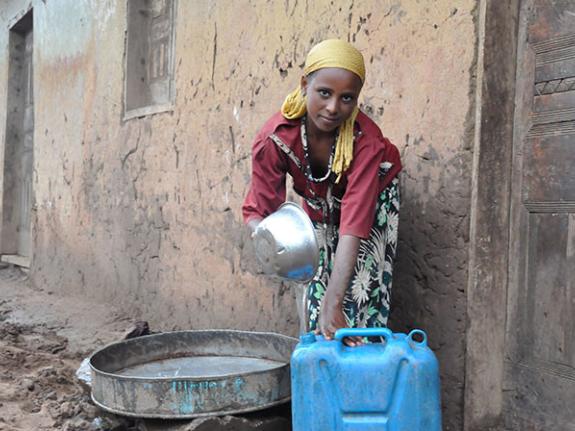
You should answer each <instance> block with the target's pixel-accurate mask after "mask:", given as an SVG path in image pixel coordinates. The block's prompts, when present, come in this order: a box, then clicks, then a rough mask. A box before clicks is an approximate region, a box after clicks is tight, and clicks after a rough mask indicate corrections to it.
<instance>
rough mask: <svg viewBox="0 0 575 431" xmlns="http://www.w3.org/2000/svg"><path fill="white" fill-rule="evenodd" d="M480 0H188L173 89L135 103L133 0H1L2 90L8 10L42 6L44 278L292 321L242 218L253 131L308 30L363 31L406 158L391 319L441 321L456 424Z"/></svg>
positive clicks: (281, 91) (226, 315)
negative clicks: (168, 104)
mask: <svg viewBox="0 0 575 431" xmlns="http://www.w3.org/2000/svg"><path fill="white" fill-rule="evenodd" d="M475 4H476V2H475V1H472V0H460V1H457V2H451V1H447V0H436V1H433V2H420V1H417V0H394V1H390V0H389V1H388V0H386V1H375V0H363V1H361V0H356V1H328V0H318V1H313V2H311V1H297V0H296V1H290V0H285V1H279V0H277V1H267V2H264V1H263V0H261V1H260V0H252V1H248V0H241V1H231V0H224V1H218V2H212V1H207V0H206V1H203V0H202V1H184V0H179V1H178V2H177V12H176V42H175V82H176V98H175V106H174V109H173V111H171V112H167V113H160V114H156V115H152V116H145V117H142V118H135V119H131V120H128V121H124V120H123V96H124V94H123V93H124V85H123V82H124V81H123V80H124V59H125V52H124V47H125V31H126V2H125V1H123V0H106V1H98V2H94V1H89V0H58V1H55V0H44V1H42V0H27V1H21V0H10V1H6V2H3V4H2V6H1V8H0V19H1V24H2V28H1V29H0V30H1V31H0V101H1V103H3V104H5V100H6V92H7V89H6V83H7V74H8V67H7V61H8V53H7V38H8V30H7V29H8V27H9V25H10V23H11V22H13V18H14V17H15V16H16V15H18V14H20V13H21V12H22V11H23V10H24V9H26V8H27V7H28V5H31V6H33V12H34V49H35V51H34V68H35V77H34V87H35V96H36V98H35V110H36V112H35V135H34V139H35V174H34V192H35V204H36V206H35V208H36V210H35V213H34V219H33V231H34V233H33V242H34V243H33V250H34V252H33V253H34V255H33V261H32V268H31V274H32V277H33V279H34V281H35V283H36V284H37V285H39V286H41V287H42V288H45V289H48V290H52V291H56V292H58V293H60V294H73V295H85V296H88V297H91V298H95V299H97V300H104V301H108V302H110V303H114V304H116V305H118V306H120V307H121V309H123V310H125V312H126V313H128V314H131V315H134V316H137V317H139V318H143V319H146V320H148V321H150V323H151V325H152V327H153V328H162V329H170V328H176V327H177V328H206V327H231V328H243V329H257V330H272V331H278V332H282V333H287V334H292V335H295V334H296V333H297V315H296V311H295V300H294V293H293V291H292V289H291V288H290V287H289V286H287V285H283V284H278V283H276V282H272V281H270V280H268V279H265V278H264V277H262V276H261V275H258V274H257V267H256V265H255V263H254V258H253V251H252V249H251V245H250V242H249V239H248V237H247V235H246V232H245V230H244V229H243V227H242V222H241V214H240V205H241V202H242V198H243V195H244V193H245V191H246V188H247V185H248V182H249V176H250V145H251V138H252V136H253V135H254V134H255V132H256V131H257V129H258V127H259V126H260V125H262V123H263V122H264V121H265V119H266V118H267V117H268V116H269V115H270V114H272V113H273V112H274V111H276V110H277V109H278V108H279V106H280V103H281V101H282V99H283V97H284V95H285V94H286V93H287V92H288V91H289V90H290V89H291V88H292V87H293V86H294V85H295V84H296V83H297V82H298V79H299V76H300V72H301V67H302V65H303V62H304V59H305V54H306V52H307V50H308V49H309V48H310V47H311V46H312V45H313V44H314V43H315V42H318V41H320V40H322V39H324V38H328V37H341V38H344V39H349V40H351V41H352V42H354V43H355V45H356V46H357V47H358V48H359V49H361V50H362V51H363V53H364V56H365V58H366V61H367V71H368V76H367V84H366V86H365V88H364V92H363V104H364V108H365V110H366V111H367V112H368V113H369V114H370V115H371V116H372V117H373V118H374V119H375V120H376V121H377V122H378V123H379V124H380V125H381V127H382V129H383V131H384V134H385V135H387V136H388V137H389V138H390V139H391V140H392V141H393V142H394V143H395V144H396V145H397V146H398V147H399V149H400V151H401V153H402V156H403V162H404V165H405V170H404V172H403V174H402V180H401V185H402V198H403V203H402V213H401V218H400V247H399V257H398V262H397V265H396V273H395V278H394V292H393V296H394V300H393V302H394V306H395V310H394V311H393V313H392V318H391V326H392V327H393V328H396V329H405V328H410V327H422V328H424V329H426V330H428V332H429V336H430V341H431V345H432V346H433V347H434V348H435V349H436V351H437V353H438V356H439V359H440V362H441V365H442V379H443V387H444V397H443V401H444V407H445V413H446V415H445V429H446V430H449V429H459V428H460V425H461V415H462V406H463V402H462V401H463V400H462V394H463V391H462V386H463V369H464V360H463V359H464V331H465V289H466V281H467V270H466V268H467V266H466V265H467V254H468V250H467V247H468V241H469V240H468V225H469V212H470V208H469V207H470V198H469V196H470V177H471V169H472V162H471V159H472V155H471V150H472V148H473V128H472V127H473V123H474V118H473V112H474V109H473V106H472V104H473V102H472V101H473V96H472V95H473V91H474V88H475V82H474V76H475V59H476V39H477V38H476V21H475V15H476V12H475ZM4 106H5V105H4ZM0 113H1V115H0V136H4V129H5V124H6V121H5V115H4V111H3V110H0ZM2 153H3V152H2ZM0 162H1V160H0ZM0 166H2V164H1V163H0ZM0 181H1V179H0Z"/></svg>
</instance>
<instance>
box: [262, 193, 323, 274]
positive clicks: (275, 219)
mask: <svg viewBox="0 0 575 431" xmlns="http://www.w3.org/2000/svg"><path fill="white" fill-rule="evenodd" d="M254 245H255V249H256V256H257V258H258V260H259V261H260V263H261V265H262V267H263V270H264V272H265V273H266V274H269V275H275V276H277V277H280V278H282V279H285V280H291V281H298V282H302V283H305V282H307V281H309V280H311V279H312V278H313V276H314V275H315V273H316V271H317V268H318V265H319V245H318V241H317V237H316V234H315V230H314V227H313V224H312V222H311V220H310V219H309V217H308V215H307V214H306V213H305V211H304V210H303V209H302V208H301V207H300V206H299V205H297V204H295V203H293V202H286V203H284V204H282V205H281V206H280V207H279V208H278V210H277V211H276V212H274V213H273V214H270V215H269V216H267V217H266V218H265V219H263V220H262V221H261V222H260V224H258V226H257V228H256V230H255V232H254Z"/></svg>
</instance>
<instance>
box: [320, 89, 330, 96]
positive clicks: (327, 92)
mask: <svg viewBox="0 0 575 431" xmlns="http://www.w3.org/2000/svg"><path fill="white" fill-rule="evenodd" d="M318 93H319V95H320V96H321V97H329V91H327V90H319V91H318Z"/></svg>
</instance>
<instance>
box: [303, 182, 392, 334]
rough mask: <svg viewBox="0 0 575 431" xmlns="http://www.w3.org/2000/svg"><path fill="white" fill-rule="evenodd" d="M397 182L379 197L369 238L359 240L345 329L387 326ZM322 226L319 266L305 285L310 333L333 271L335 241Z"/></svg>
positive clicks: (345, 303) (347, 296) (347, 294)
mask: <svg viewBox="0 0 575 431" xmlns="http://www.w3.org/2000/svg"><path fill="white" fill-rule="evenodd" d="M399 201H400V199H399V181H398V179H397V178H395V179H393V181H392V182H391V183H390V184H389V186H388V187H386V188H385V189H384V190H383V191H382V192H381V193H380V195H379V197H378V200H377V204H376V214H375V218H374V222H373V226H372V228H371V233H370V236H369V238H367V239H364V240H361V243H360V246H359V254H358V258H357V261H356V265H355V270H354V274H353V275H352V277H351V281H350V286H349V287H348V289H347V292H346V296H345V299H344V304H343V308H344V313H345V315H346V319H347V323H348V326H350V327H356V328H364V327H382V326H386V325H387V317H388V315H389V304H390V293H391V284H392V276H393V260H394V258H395V252H396V248H397V227H398V221H399ZM325 229H326V228H325V227H324V226H322V225H321V224H317V225H316V232H317V233H318V237H319V238H320V246H321V250H320V264H319V269H318V272H317V273H316V275H315V277H314V279H313V280H312V281H311V282H310V283H309V285H308V286H307V306H308V316H309V322H308V325H309V330H311V331H313V330H315V329H316V325H317V321H318V317H319V310H320V308H321V300H322V299H323V296H324V293H325V290H326V288H327V285H328V281H329V277H330V275H331V271H332V269H333V261H334V259H333V258H334V257H335V250H336V248H337V241H338V238H337V237H335V238H333V239H332V240H328V238H331V235H326V232H325Z"/></svg>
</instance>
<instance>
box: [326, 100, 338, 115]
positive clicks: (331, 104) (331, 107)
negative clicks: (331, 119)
mask: <svg viewBox="0 0 575 431" xmlns="http://www.w3.org/2000/svg"><path fill="white" fill-rule="evenodd" d="M326 109H327V111H328V112H329V113H330V114H337V99H336V98H335V97H332V98H331V99H330V100H329V101H328V102H327V106H326Z"/></svg>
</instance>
